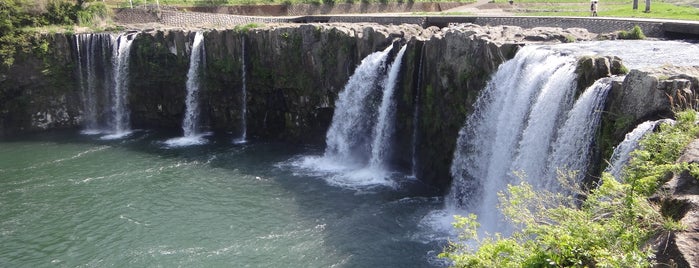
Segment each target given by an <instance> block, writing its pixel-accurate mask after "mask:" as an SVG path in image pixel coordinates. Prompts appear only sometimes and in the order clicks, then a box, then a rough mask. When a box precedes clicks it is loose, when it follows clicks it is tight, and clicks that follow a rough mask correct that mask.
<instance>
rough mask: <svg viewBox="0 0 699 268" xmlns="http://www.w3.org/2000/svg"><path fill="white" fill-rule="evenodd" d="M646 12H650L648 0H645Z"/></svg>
mask: <svg viewBox="0 0 699 268" xmlns="http://www.w3.org/2000/svg"><path fill="white" fill-rule="evenodd" d="M646 13H650V0H646Z"/></svg>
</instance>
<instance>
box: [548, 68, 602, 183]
mask: <svg viewBox="0 0 699 268" xmlns="http://www.w3.org/2000/svg"><path fill="white" fill-rule="evenodd" d="M610 89H611V79H609V78H603V79H600V80H597V81H596V82H595V83H594V84H593V85H592V86H590V87H589V88H587V89H586V90H585V92H583V94H582V95H580V97H578V100H577V101H576V102H575V106H573V109H571V110H570V112H569V113H568V117H567V119H566V121H565V124H564V125H563V127H561V129H560V130H559V134H558V138H557V139H556V142H555V143H554V145H553V152H551V155H550V156H549V163H548V168H549V171H548V172H549V173H548V176H547V177H548V178H555V177H556V176H557V173H558V171H576V172H577V174H574V178H572V179H574V181H575V182H580V181H581V180H582V179H583V178H584V177H585V172H586V171H587V165H588V162H589V160H590V153H589V152H590V147H591V146H592V142H593V141H594V137H595V133H596V132H597V129H598V128H599V121H600V119H601V115H602V108H603V106H604V101H605V100H606V99H607V93H609V90H610ZM543 186H545V187H546V189H549V190H555V189H557V187H558V186H557V181H556V180H553V179H549V180H548V181H547V182H546V183H545V184H544V185H543Z"/></svg>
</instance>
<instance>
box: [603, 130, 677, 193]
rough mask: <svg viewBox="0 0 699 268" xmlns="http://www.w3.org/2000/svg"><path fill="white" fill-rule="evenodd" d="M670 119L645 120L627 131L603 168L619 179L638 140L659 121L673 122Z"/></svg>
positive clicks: (637, 145) (636, 146)
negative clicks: (607, 164)
mask: <svg viewBox="0 0 699 268" xmlns="http://www.w3.org/2000/svg"><path fill="white" fill-rule="evenodd" d="M673 122H674V120H672V119H661V120H656V121H646V122H643V123H641V124H639V125H638V126H636V128H634V129H633V130H632V131H631V132H629V133H627V134H626V136H625V137H624V140H623V141H622V142H621V143H619V145H617V146H616V147H615V148H614V153H612V157H611V158H610V160H609V166H607V168H606V169H605V170H604V171H605V172H609V173H610V174H612V176H614V178H616V179H617V180H619V179H621V175H622V171H623V168H624V167H625V166H626V164H627V163H628V162H629V160H630V159H631V152H633V151H634V150H636V149H637V148H638V147H639V144H638V143H639V141H640V140H641V138H643V137H644V136H645V135H646V134H648V133H650V132H652V131H653V130H654V129H655V127H656V126H657V125H658V124H660V123H673Z"/></svg>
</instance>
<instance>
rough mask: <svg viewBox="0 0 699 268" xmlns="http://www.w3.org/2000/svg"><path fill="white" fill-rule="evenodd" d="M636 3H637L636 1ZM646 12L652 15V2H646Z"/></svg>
mask: <svg viewBox="0 0 699 268" xmlns="http://www.w3.org/2000/svg"><path fill="white" fill-rule="evenodd" d="M634 1H636V0H634ZM644 12H646V13H650V0H646V11H644Z"/></svg>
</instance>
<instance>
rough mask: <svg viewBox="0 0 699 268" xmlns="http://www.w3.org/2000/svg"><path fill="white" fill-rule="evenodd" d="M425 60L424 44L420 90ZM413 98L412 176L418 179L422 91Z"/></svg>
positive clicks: (418, 72) (421, 54)
mask: <svg viewBox="0 0 699 268" xmlns="http://www.w3.org/2000/svg"><path fill="white" fill-rule="evenodd" d="M424 60H425V43H422V48H421V49H420V63H419V64H418V66H417V82H416V84H417V86H416V88H420V87H421V86H422V63H423V61H424ZM414 94H415V95H414V97H413V138H412V144H411V146H412V156H411V159H410V160H411V167H410V168H411V172H412V174H411V176H412V177H414V178H416V177H417V172H418V169H417V168H418V165H417V161H418V159H417V145H418V136H417V135H418V124H419V123H420V118H419V116H420V91H419V90H415V93H414Z"/></svg>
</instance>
